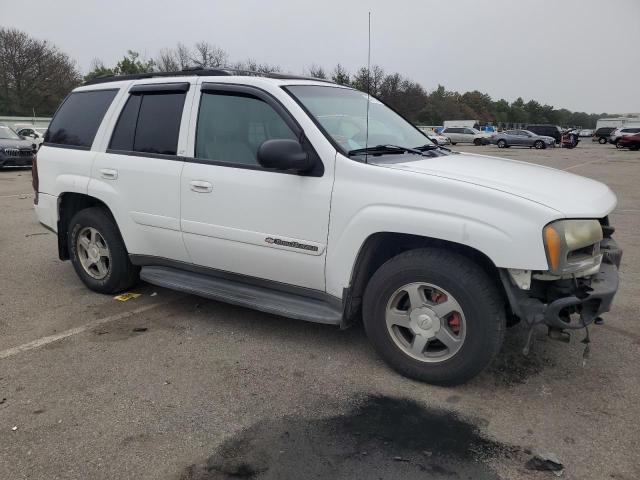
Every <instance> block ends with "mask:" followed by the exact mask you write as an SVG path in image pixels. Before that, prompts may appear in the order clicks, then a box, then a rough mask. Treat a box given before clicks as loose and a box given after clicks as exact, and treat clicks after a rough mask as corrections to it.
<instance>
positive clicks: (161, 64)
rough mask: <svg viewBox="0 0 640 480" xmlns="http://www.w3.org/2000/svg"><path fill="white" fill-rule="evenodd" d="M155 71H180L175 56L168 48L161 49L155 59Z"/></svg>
mask: <svg viewBox="0 0 640 480" xmlns="http://www.w3.org/2000/svg"><path fill="white" fill-rule="evenodd" d="M155 63H156V69H158V71H159V72H175V71H176V70H180V66H179V65H178V60H177V58H176V54H175V52H174V51H173V50H171V49H170V48H163V49H162V50H160V53H159V54H158V56H157V57H156V59H155Z"/></svg>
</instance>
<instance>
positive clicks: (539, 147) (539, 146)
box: [533, 140, 546, 150]
mask: <svg viewBox="0 0 640 480" xmlns="http://www.w3.org/2000/svg"><path fill="white" fill-rule="evenodd" d="M533 146H534V147H536V150H542V149H543V148H545V147H546V145H545V144H544V142H543V141H542V140H536V142H535V143H534V144H533Z"/></svg>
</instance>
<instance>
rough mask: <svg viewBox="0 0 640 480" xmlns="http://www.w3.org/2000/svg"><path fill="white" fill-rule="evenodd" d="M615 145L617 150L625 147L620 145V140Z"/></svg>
mask: <svg viewBox="0 0 640 480" xmlns="http://www.w3.org/2000/svg"><path fill="white" fill-rule="evenodd" d="M614 145H615V146H616V148H624V145H620V140H616V142H615V143H614Z"/></svg>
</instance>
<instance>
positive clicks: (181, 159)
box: [106, 148, 187, 162]
mask: <svg viewBox="0 0 640 480" xmlns="http://www.w3.org/2000/svg"><path fill="white" fill-rule="evenodd" d="M106 153H113V154H116V155H129V156H131V157H147V158H158V159H160V160H174V161H177V162H184V161H187V159H186V158H185V157H182V156H180V155H164V154H162V153H150V152H135V151H132V150H115V149H113V148H108V149H107V150H106Z"/></svg>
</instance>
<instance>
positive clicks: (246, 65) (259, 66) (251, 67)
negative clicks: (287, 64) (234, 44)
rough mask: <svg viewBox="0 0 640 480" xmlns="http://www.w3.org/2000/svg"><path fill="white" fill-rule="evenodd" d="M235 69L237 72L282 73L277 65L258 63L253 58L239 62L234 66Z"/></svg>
mask: <svg viewBox="0 0 640 480" xmlns="http://www.w3.org/2000/svg"><path fill="white" fill-rule="evenodd" d="M233 68H234V69H236V70H245V71H247V72H255V73H271V72H279V71H280V67H279V66H277V65H270V64H268V63H258V62H257V61H255V60H253V59H252V58H250V59H248V60H245V61H244V62H237V63H235V64H233Z"/></svg>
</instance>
